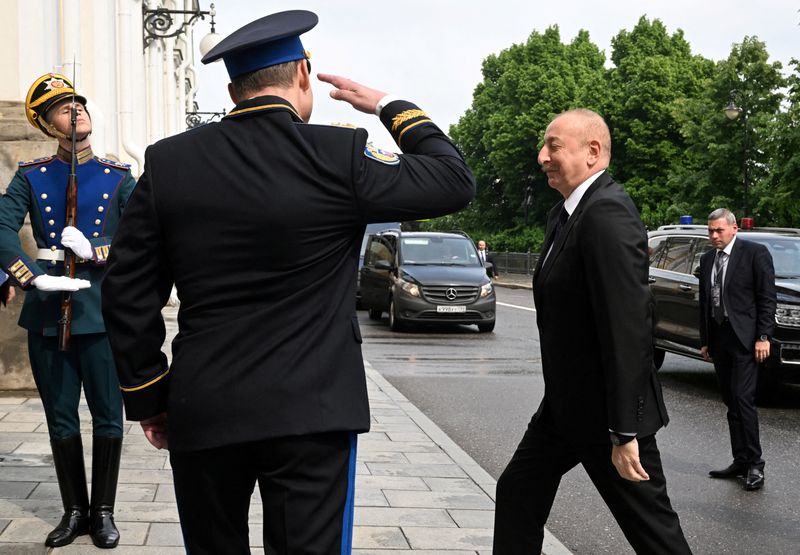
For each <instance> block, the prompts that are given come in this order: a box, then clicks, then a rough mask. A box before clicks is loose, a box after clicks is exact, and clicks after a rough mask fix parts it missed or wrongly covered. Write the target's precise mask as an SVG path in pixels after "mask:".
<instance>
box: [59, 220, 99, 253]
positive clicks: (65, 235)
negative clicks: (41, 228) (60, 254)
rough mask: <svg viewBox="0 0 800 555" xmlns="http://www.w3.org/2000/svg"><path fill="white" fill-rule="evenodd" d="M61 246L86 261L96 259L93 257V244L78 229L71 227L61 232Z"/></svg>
mask: <svg viewBox="0 0 800 555" xmlns="http://www.w3.org/2000/svg"><path fill="white" fill-rule="evenodd" d="M61 244H62V245H64V246H65V247H67V248H69V249H71V250H72V252H74V253H75V254H77V255H78V256H80V257H81V258H84V259H86V260H91V259H92V258H94V257H93V256H92V254H93V251H92V244H91V243H90V242H89V240H88V239H87V238H86V237H85V236H84V235H83V233H81V230H80V229H78V228H77V227H72V226H71V225H69V226H67V227H65V228H64V230H63V231H62V232H61Z"/></svg>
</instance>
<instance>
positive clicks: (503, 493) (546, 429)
mask: <svg viewBox="0 0 800 555" xmlns="http://www.w3.org/2000/svg"><path fill="white" fill-rule="evenodd" d="M637 441H638V442H639V458H640V460H641V463H642V466H643V467H644V469H645V470H646V471H647V474H648V475H649V476H650V480H648V481H646V482H631V481H629V480H625V479H624V478H622V477H621V476H620V475H619V474H618V473H617V470H616V468H615V467H614V465H613V464H612V463H611V443H610V442H609V443H608V444H607V445H602V444H596V445H575V444H572V443H569V442H567V441H565V439H564V438H563V437H562V436H561V435H560V434H559V433H558V431H557V430H556V429H555V427H554V426H553V423H552V421H551V416H550V415H549V413H548V411H547V409H545V410H543V411H542V414H541V415H540V417H539V418H538V419H537V417H536V416H534V418H533V419H532V420H531V422H530V424H528V429H527V430H526V431H525V435H524V436H523V438H522V441H521V442H520V444H519V447H517V450H516V452H515V453H514V456H513V457H512V458H511V462H510V463H509V464H508V466H507V467H506V469H505V471H503V474H502V475H501V476H500V479H499V480H498V482H497V505H496V508H495V527H494V549H493V551H492V553H493V554H494V555H533V554H534V553H540V552H541V550H542V543H543V542H544V526H545V523H546V522H547V517H548V515H549V514H550V509H551V508H552V506H553V501H554V499H555V496H556V492H557V491H558V486H559V483H560V482H561V477H562V476H563V475H564V474H566V473H567V472H568V471H569V470H570V469H572V468H573V467H575V466H576V465H577V464H578V463H580V464H582V465H583V467H584V469H585V470H586V473H587V474H588V475H589V478H590V479H591V480H592V483H594V485H595V487H596V488H597V491H598V492H599V493H600V495H601V496H602V498H603V500H604V501H605V503H606V505H608V508H609V509H610V510H611V513H612V514H613V515H614V518H615V519H616V520H617V523H618V524H619V526H620V528H622V532H623V533H624V534H625V537H626V538H627V539H628V541H629V542H630V544H631V546H633V548H634V549H635V550H636V552H637V553H642V554H645V553H646V554H648V555H657V554H678V553H680V554H685V553H691V550H690V549H689V545H688V544H687V543H686V539H685V538H684V535H683V531H682V530H681V525H680V521H679V520H678V515H677V514H676V513H675V511H674V510H673V509H672V505H671V503H670V500H669V497H668V495H667V483H666V480H665V478H664V471H663V469H662V467H661V455H660V454H659V451H658V446H657V445H656V437H655V435H651V436H647V437H642V438H637Z"/></svg>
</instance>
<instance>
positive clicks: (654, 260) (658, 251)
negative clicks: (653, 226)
mask: <svg viewBox="0 0 800 555" xmlns="http://www.w3.org/2000/svg"><path fill="white" fill-rule="evenodd" d="M647 247H648V252H649V254H650V265H651V266H658V261H659V259H660V258H661V255H663V254H664V251H665V250H666V248H667V236H666V235H661V236H659V237H653V238H652V239H650V241H649V242H648V244H647Z"/></svg>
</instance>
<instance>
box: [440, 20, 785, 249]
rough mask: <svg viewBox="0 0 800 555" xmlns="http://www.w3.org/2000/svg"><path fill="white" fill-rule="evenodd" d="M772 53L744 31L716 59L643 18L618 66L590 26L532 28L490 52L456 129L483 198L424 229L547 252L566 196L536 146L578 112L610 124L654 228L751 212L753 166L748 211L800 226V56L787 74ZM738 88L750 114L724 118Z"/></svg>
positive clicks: (619, 48)
mask: <svg viewBox="0 0 800 555" xmlns="http://www.w3.org/2000/svg"><path fill="white" fill-rule="evenodd" d="M768 59H769V56H768V53H767V50H766V46H765V45H764V43H763V42H761V41H759V40H758V39H757V38H756V37H745V38H744V40H743V41H742V42H741V43H740V44H734V45H733V47H732V49H731V53H730V55H729V56H728V58H727V59H725V60H722V61H719V62H716V63H715V62H712V61H710V60H707V59H705V58H703V57H702V56H699V55H695V54H692V51H691V47H690V45H689V43H688V42H687V41H686V39H685V37H684V35H683V32H682V31H680V30H678V31H676V32H675V33H673V34H672V35H670V34H669V33H668V32H667V30H666V28H665V27H664V25H663V24H662V23H661V22H660V21H659V20H653V21H649V20H648V19H647V18H646V17H642V18H641V19H640V20H639V21H638V23H637V24H636V26H635V27H634V28H633V29H632V30H630V31H627V30H622V31H620V32H619V33H618V34H617V36H616V37H614V39H613V40H612V53H611V60H610V61H611V63H612V64H613V65H611V66H610V67H608V68H607V67H605V63H606V60H605V55H604V54H603V52H602V51H600V50H599V49H598V48H597V46H596V45H595V44H593V43H592V42H591V40H590V39H589V35H588V33H587V32H586V31H580V32H579V33H578V35H577V36H576V37H575V38H574V39H573V40H572V41H571V42H569V43H566V44H565V43H563V42H562V41H561V36H560V33H559V30H558V27H555V26H554V27H550V28H548V29H546V30H545V31H544V32H543V33H540V32H538V31H533V32H532V33H531V35H530V37H529V38H528V40H527V41H526V42H525V43H524V44H514V45H512V46H510V47H509V48H507V49H506V50H503V51H502V52H500V53H499V54H496V55H494V54H493V55H490V56H489V57H488V58H486V60H485V61H484V63H483V68H482V72H483V81H482V82H481V83H479V84H478V86H477V87H476V88H475V91H474V93H473V103H472V106H471V107H470V108H469V109H468V110H467V112H466V113H465V114H464V116H463V117H462V118H461V119H460V120H459V122H458V123H457V124H455V125H453V126H452V127H451V129H450V133H451V136H452V137H453V139H454V140H455V141H456V143H457V144H458V146H459V147H460V148H461V150H462V152H464V155H465V157H466V160H467V163H468V164H469V166H470V167H471V168H472V170H473V172H474V174H475V177H476V181H477V184H478V192H477V196H476V198H475V200H474V201H473V203H472V204H471V205H470V206H469V207H468V208H467V209H465V210H463V211H462V212H460V213H459V214H456V215H451V216H447V217H445V218H440V219H437V220H434V221H431V222H426V223H425V224H424V227H425V228H426V229H455V228H460V229H463V230H465V231H467V232H469V233H470V234H471V235H472V236H474V237H476V238H477V237H480V238H484V239H486V240H487V241H489V242H490V244H492V245H493V248H494V249H495V250H505V249H509V250H519V251H526V250H528V248H531V249H534V250H535V249H538V248H539V247H540V246H541V241H542V240H543V233H542V228H543V227H544V223H545V218H546V215H547V211H548V210H549V208H550V207H551V206H552V205H553V204H554V203H555V202H557V201H558V200H559V199H560V197H559V195H558V194H557V193H556V192H555V191H553V190H552V189H551V188H550V187H549V186H548V185H547V181H546V178H545V176H544V175H543V174H542V172H541V171H540V170H539V166H538V163H537V161H536V158H537V155H538V148H539V147H540V146H541V140H542V137H543V135H544V131H545V129H546V126H547V124H548V123H549V121H550V120H551V118H552V117H553V116H554V115H555V114H557V113H559V112H562V111H564V110H567V109H569V108H574V107H586V108H590V109H594V110H596V111H598V112H599V113H601V114H602V115H603V116H604V117H605V118H606V120H607V122H608V123H609V127H610V129H611V135H612V141H613V144H612V165H611V173H612V175H614V176H615V178H616V179H617V180H618V181H620V182H621V183H622V184H623V185H624V186H625V187H626V189H627V190H628V192H629V193H630V194H631V196H632V198H633V200H634V202H635V203H636V205H637V207H638V208H639V210H640V212H641V214H642V218H643V220H644V222H645V224H646V225H648V226H649V227H655V226H657V225H661V224H663V223H674V222H676V221H677V220H678V218H679V216H680V215H682V214H692V215H694V216H695V217H696V218H698V219H702V218H703V217H704V216H705V215H706V214H708V213H709V212H710V211H711V210H712V209H714V208H717V207H720V206H726V207H729V208H731V209H732V210H734V211H735V212H736V213H737V215H740V216H741V215H744V214H743V207H744V186H743V182H744V172H745V169H746V171H747V176H748V182H749V184H750V186H749V187H748V192H749V202H748V205H749V212H750V213H751V214H750V215H754V216H755V217H756V220H757V222H758V223H759V224H761V225H792V226H800V63H798V62H797V61H794V62H793V65H794V70H795V72H794V74H793V75H792V76H791V77H790V78H789V79H788V81H787V79H786V78H784V77H783V76H782V73H781V69H782V68H781V64H780V63H769V61H768ZM787 86H788V87H789V89H788V90H789V94H788V97H787V98H786V102H785V104H784V105H783V106H782V104H781V102H782V100H783V99H784V96H783V94H782V89H783V88H784V87H787ZM731 91H735V93H734V94H733V100H734V101H735V102H736V103H737V104H738V105H739V106H741V107H742V109H743V110H744V111H745V112H744V113H746V115H747V118H746V121H745V117H744V114H742V116H740V117H739V118H738V119H736V120H733V121H731V120H729V119H727V118H726V117H725V115H724V113H723V110H722V109H723V107H724V106H725V105H726V104H727V103H728V101H729V100H730V99H731ZM526 199H528V200H529V202H526Z"/></svg>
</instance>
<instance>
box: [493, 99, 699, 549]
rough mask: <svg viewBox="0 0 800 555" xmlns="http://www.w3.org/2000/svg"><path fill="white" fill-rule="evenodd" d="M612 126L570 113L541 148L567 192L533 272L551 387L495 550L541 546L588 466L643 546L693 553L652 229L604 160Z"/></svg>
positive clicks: (505, 502)
mask: <svg viewBox="0 0 800 555" xmlns="http://www.w3.org/2000/svg"><path fill="white" fill-rule="evenodd" d="M610 159H611V136H610V134H609V131H608V127H607V126H606V124H605V122H604V121H603V118H601V117H600V116H599V115H598V114H596V113H595V112H592V111H590V110H584V109H578V110H570V111H568V112H565V113H562V114H560V115H558V116H556V118H555V119H554V120H553V121H552V122H551V123H550V125H549V126H548V127H547V131H546V133H545V136H544V145H543V147H542V150H541V151H540V152H539V164H540V165H541V166H542V170H543V171H544V172H545V173H546V174H547V179H548V183H549V185H550V186H551V187H553V188H554V189H556V190H557V191H558V192H559V193H561V194H562V195H563V197H564V201H563V202H560V203H558V204H557V205H556V206H555V207H553V209H552V210H551V211H550V214H549V216H548V223H547V230H546V240H545V243H544V246H543V249H542V252H541V255H540V257H539V263H538V265H537V267H536V270H535V273H534V277H533V296H534V301H535V303H536V311H537V314H536V320H537V324H538V327H539V341H540V345H541V352H542V370H543V373H544V382H545V393H544V399H543V400H542V403H541V405H540V406H539V409H538V410H537V412H536V414H534V416H533V418H532V419H531V422H530V424H529V425H528V428H527V430H526V431H525V435H524V436H523V438H522V441H521V442H520V444H519V447H517V450H516V452H515V453H514V456H513V457H512V459H511V462H509V464H508V466H507V467H506V469H505V470H504V471H503V474H502V475H501V476H500V479H499V480H498V482H497V507H496V513H495V530H494V533H495V535H494V553H495V555H517V554H519V555H522V554H525V555H530V554H532V553H539V552H540V551H541V548H542V542H543V539H544V526H545V523H546V521H547V517H548V515H549V513H550V508H551V507H552V504H553V500H554V498H555V495H556V491H557V490H558V485H559V482H560V480H561V477H562V476H563V475H564V474H565V473H566V472H567V471H568V470H570V469H571V468H573V467H574V466H575V465H577V464H579V463H580V464H582V465H583V467H584V469H585V470H586V472H587V473H588V474H589V477H590V478H591V479H592V482H593V483H594V484H595V487H596V488H597V489H598V491H599V492H600V494H601V495H602V497H603V499H604V500H605V502H606V504H607V505H608V507H609V509H610V510H611V512H612V513H613V515H614V518H616V520H617V522H618V523H619V525H620V527H621V528H622V531H623V532H624V534H625V537H626V538H627V539H628V541H629V542H630V543H631V545H632V546H633V548H634V549H635V550H636V552H637V553H647V554H650V555H652V554H667V553H670V554H675V553H690V549H689V546H688V545H687V543H686V539H685V538H684V536H683V531H682V530H681V527H680V522H679V520H678V516H677V514H676V513H675V511H673V509H672V506H671V505H670V501H669V497H668V496H667V487H666V480H665V477H664V472H663V470H662V466H661V456H660V454H659V451H658V447H657V445H656V438H655V433H656V431H658V430H659V429H660V428H661V427H662V426H664V425H666V423H667V421H668V418H667V412H666V408H665V407H664V402H663V400H662V395H661V385H660V384H659V382H658V378H657V377H656V373H655V372H656V371H655V367H654V365H653V360H652V359H653V341H652V318H653V301H652V298H651V296H650V291H649V288H648V283H647V276H648V256H647V235H646V233H645V229H644V226H643V225H642V222H641V220H640V218H639V213H638V212H637V210H636V207H635V206H634V205H633V202H632V201H631V198H630V197H629V196H628V194H627V193H625V191H624V190H623V189H622V188H621V187H620V186H619V185H617V184H616V183H615V182H614V181H613V180H612V179H611V176H610V175H609V174H608V173H607V172H606V168H607V167H608V164H609V162H610Z"/></svg>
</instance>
